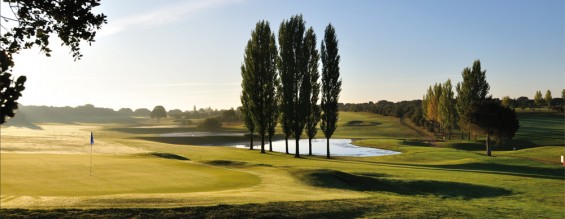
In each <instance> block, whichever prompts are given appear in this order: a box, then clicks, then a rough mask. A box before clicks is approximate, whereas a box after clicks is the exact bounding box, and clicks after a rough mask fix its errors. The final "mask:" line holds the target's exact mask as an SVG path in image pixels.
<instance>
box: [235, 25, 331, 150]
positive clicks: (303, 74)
mask: <svg viewBox="0 0 565 219" xmlns="http://www.w3.org/2000/svg"><path fill="white" fill-rule="evenodd" d="M305 26H306V25H305V21H304V20H303V19H302V15H296V16H292V17H291V18H290V19H289V20H284V21H283V22H282V23H281V25H280V28H279V34H278V48H277V44H276V42H275V33H274V31H271V28H270V27H269V22H268V21H259V22H258V23H257V24H256V26H255V30H254V31H252V33H251V39H250V40H249V41H248V42H247V46H246V48H245V54H244V61H243V64H242V65H241V76H242V82H241V87H242V93H241V104H242V107H241V111H242V117H243V122H244V124H245V126H246V128H247V129H248V131H249V132H250V141H251V142H250V149H251V150H253V134H254V133H257V134H258V135H259V136H260V137H261V153H265V137H267V138H268V140H269V151H272V149H273V148H272V138H273V136H274V134H275V127H276V126H277V124H279V123H280V125H281V127H282V131H283V133H284V136H285V143H286V153H287V154H288V153H289V152H288V139H289V137H291V136H292V137H294V138H295V140H296V150H295V151H296V154H295V157H300V153H299V140H300V136H301V135H302V134H303V132H306V135H307V136H308V139H309V154H310V155H312V138H314V136H315V135H316V133H317V126H318V123H319V122H321V123H320V129H321V130H322V132H323V133H324V136H325V137H326V139H327V157H328V158H329V157H330V146H329V140H330V138H331V136H332V135H333V133H334V131H335V130H336V128H337V124H336V123H337V120H338V107H337V103H338V98H339V93H340V91H341V79H340V76H339V74H340V73H339V61H340V56H339V54H338V41H337V38H336V34H335V29H334V27H333V26H332V25H331V24H329V25H328V26H327V27H326V30H325V35H324V39H323V40H322V43H321V54H320V53H319V52H318V50H317V49H316V34H315V33H314V29H313V28H312V27H310V28H308V29H307V30H306V27H305ZM320 56H321V60H322V78H321V84H320V83H319V82H318V81H319V78H320V73H319V70H318V67H319V60H320ZM320 89H321V93H322V98H321V101H320V102H321V104H320V105H318V99H319V94H320Z"/></svg>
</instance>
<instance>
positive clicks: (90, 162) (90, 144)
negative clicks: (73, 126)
mask: <svg viewBox="0 0 565 219" xmlns="http://www.w3.org/2000/svg"><path fill="white" fill-rule="evenodd" d="M90 138H92V132H90ZM90 176H92V140H90Z"/></svg>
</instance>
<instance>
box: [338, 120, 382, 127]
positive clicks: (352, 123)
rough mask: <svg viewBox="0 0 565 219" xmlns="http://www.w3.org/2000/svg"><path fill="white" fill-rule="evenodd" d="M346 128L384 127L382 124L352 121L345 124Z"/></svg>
mask: <svg viewBox="0 0 565 219" xmlns="http://www.w3.org/2000/svg"><path fill="white" fill-rule="evenodd" d="M345 125H346V126H377V125H382V123H380V122H367V121H362V120H351V121H349V122H347V123H346V124H345Z"/></svg>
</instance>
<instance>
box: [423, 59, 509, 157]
mask: <svg viewBox="0 0 565 219" xmlns="http://www.w3.org/2000/svg"><path fill="white" fill-rule="evenodd" d="M461 75H462V76H463V81H462V82H461V83H457V85H456V86H455V90H456V91H457V97H454V95H455V94H454V92H453V88H452V85H451V80H449V79H448V80H447V81H446V82H445V83H443V84H437V83H436V84H435V85H433V86H430V87H429V88H428V91H427V93H426V94H425V95H424V98H423V100H422V113H423V114H424V115H423V116H424V118H425V119H426V120H427V121H428V128H429V129H430V130H431V131H433V132H435V131H443V133H444V136H445V135H447V137H448V138H449V139H451V134H452V132H453V129H454V128H455V125H456V124H457V125H458V126H459V128H460V129H461V138H462V139H463V137H464V135H463V132H468V133H469V139H470V138H471V133H472V132H473V133H475V134H485V135H486V137H487V139H486V151H487V155H488V156H491V147H490V145H489V142H490V139H491V137H493V138H494V140H495V141H497V142H502V141H503V140H504V139H511V138H512V137H514V134H515V133H516V132H517V131H518V128H519V127H520V125H519V121H518V119H517V117H516V112H515V111H514V110H513V109H510V108H509V107H505V106H503V105H502V104H501V103H500V101H497V100H494V99H493V98H492V96H491V95H489V90H490V85H489V84H488V82H487V81H486V70H481V62H480V61H479V60H476V61H475V62H474V63H473V66H472V67H471V68H469V67H466V68H464V69H463V72H462V73H461Z"/></svg>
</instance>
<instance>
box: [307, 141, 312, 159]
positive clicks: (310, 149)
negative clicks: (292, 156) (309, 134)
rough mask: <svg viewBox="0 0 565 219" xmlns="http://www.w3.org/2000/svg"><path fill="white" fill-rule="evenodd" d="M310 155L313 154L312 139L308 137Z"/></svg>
mask: <svg viewBox="0 0 565 219" xmlns="http://www.w3.org/2000/svg"><path fill="white" fill-rule="evenodd" d="M308 149H309V151H308V155H310V156H312V139H311V138H308Z"/></svg>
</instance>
